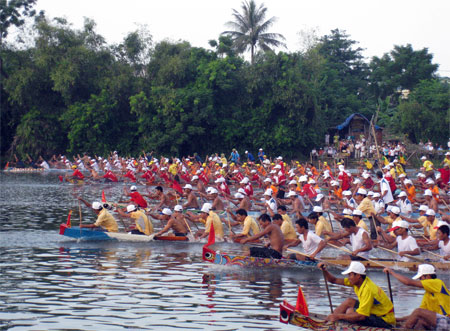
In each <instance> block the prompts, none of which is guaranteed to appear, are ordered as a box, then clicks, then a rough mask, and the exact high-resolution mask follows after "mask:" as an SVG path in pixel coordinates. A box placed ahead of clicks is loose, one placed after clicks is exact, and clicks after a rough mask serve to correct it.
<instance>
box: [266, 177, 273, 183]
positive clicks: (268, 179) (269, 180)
mask: <svg viewBox="0 0 450 331" xmlns="http://www.w3.org/2000/svg"><path fill="white" fill-rule="evenodd" d="M264 182H269V183H272V179H270V178H266V179H264Z"/></svg>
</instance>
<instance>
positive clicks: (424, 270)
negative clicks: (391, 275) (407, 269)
mask: <svg viewBox="0 0 450 331" xmlns="http://www.w3.org/2000/svg"><path fill="white" fill-rule="evenodd" d="M434 274H436V269H434V267H433V266H432V265H431V264H421V265H419V270H417V275H415V276H414V277H413V278H412V279H414V280H415V279H419V278H420V277H422V276H425V275H434Z"/></svg>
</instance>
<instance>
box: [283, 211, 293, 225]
mask: <svg viewBox="0 0 450 331" xmlns="http://www.w3.org/2000/svg"><path fill="white" fill-rule="evenodd" d="M281 217H282V218H283V221H288V222H289V223H291V226H292V227H294V223H292V220H291V218H290V217H289V215H288V214H284V215H281Z"/></svg>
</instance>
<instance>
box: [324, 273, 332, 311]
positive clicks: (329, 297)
mask: <svg viewBox="0 0 450 331" xmlns="http://www.w3.org/2000/svg"><path fill="white" fill-rule="evenodd" d="M322 274H323V279H324V280H325V288H326V289H327V295H328V302H329V303H330V310H331V313H332V314H333V303H332V302H331V295H330V289H329V288H328V281H327V277H326V276H325V270H322Z"/></svg>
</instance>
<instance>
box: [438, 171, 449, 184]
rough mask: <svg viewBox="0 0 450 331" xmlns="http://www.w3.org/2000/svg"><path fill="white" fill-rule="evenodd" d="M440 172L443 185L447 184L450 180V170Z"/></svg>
mask: <svg viewBox="0 0 450 331" xmlns="http://www.w3.org/2000/svg"><path fill="white" fill-rule="evenodd" d="M438 171H439V172H440V173H441V178H442V183H443V184H447V183H448V181H449V179H450V169H447V168H441V169H438Z"/></svg>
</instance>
